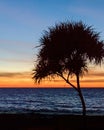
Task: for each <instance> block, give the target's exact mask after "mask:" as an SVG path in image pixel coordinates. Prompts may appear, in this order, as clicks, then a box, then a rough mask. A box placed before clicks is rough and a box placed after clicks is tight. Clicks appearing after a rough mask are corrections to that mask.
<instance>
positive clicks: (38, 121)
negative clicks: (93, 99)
mask: <svg viewBox="0 0 104 130" xmlns="http://www.w3.org/2000/svg"><path fill="white" fill-rule="evenodd" d="M84 124H85V125H84ZM84 127H85V129H95V128H96V129H104V116H101V115H99V116H98V115H96V116H95V115H93V116H90V115H87V116H86V118H83V116H82V115H63V114H62V115H57V114H56V115H55V114H53V115H49V114H32V113H31V114H0V129H1V128H2V129H3V130H7V128H8V129H10V130H70V129H71V130H74V129H83V128H84Z"/></svg>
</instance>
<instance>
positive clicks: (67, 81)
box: [57, 73, 78, 91]
mask: <svg viewBox="0 0 104 130" xmlns="http://www.w3.org/2000/svg"><path fill="white" fill-rule="evenodd" d="M57 75H59V76H60V77H61V78H63V79H64V80H65V81H66V83H68V84H69V85H71V86H72V87H73V88H74V89H75V90H76V91H78V89H77V88H76V87H75V86H74V85H73V84H72V83H70V82H69V80H68V79H66V78H65V77H64V76H63V75H62V74H60V73H57Z"/></svg>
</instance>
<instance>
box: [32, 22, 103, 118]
mask: <svg viewBox="0 0 104 130" xmlns="http://www.w3.org/2000/svg"><path fill="white" fill-rule="evenodd" d="M39 47H40V50H39V53H38V55H37V61H36V63H35V68H34V70H33V78H34V80H35V82H37V83H40V81H42V80H43V79H44V78H46V77H51V78H55V77H56V76H60V77H61V78H62V79H63V80H64V81H65V82H66V83H68V84H69V85H70V86H72V87H73V88H74V89H75V90H76V91H77V92H78V94H79V97H80V99H81V103H82V107H83V115H84V116H85V115H86V105H85V101H84V98H83V94H82V91H81V88H80V79H79V77H80V76H81V75H83V74H84V72H85V71H88V65H89V63H90V62H91V63H93V64H101V62H102V60H103V57H104V44H103V41H101V40H100V39H99V33H97V32H95V31H94V29H93V28H92V27H91V26H87V25H85V24H83V23H82V22H69V21H68V22H63V23H59V24H56V25H55V27H50V28H48V31H45V32H44V34H43V36H42V37H41V39H40V46H39ZM72 75H75V76H76V83H77V85H76V86H75V85H73V84H72V83H71V82H70V76H72Z"/></svg>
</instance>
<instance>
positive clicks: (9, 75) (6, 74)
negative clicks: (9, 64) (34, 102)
mask: <svg viewBox="0 0 104 130" xmlns="http://www.w3.org/2000/svg"><path fill="white" fill-rule="evenodd" d="M0 78H32V72H22V73H21V72H0Z"/></svg>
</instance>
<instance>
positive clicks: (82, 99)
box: [76, 75, 86, 116]
mask: <svg viewBox="0 0 104 130" xmlns="http://www.w3.org/2000/svg"><path fill="white" fill-rule="evenodd" d="M76 77H77V88H78V94H79V97H80V99H81V103H82V107H83V116H86V105H85V101H84V98H83V95H82V91H81V88H80V83H79V75H76Z"/></svg>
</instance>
